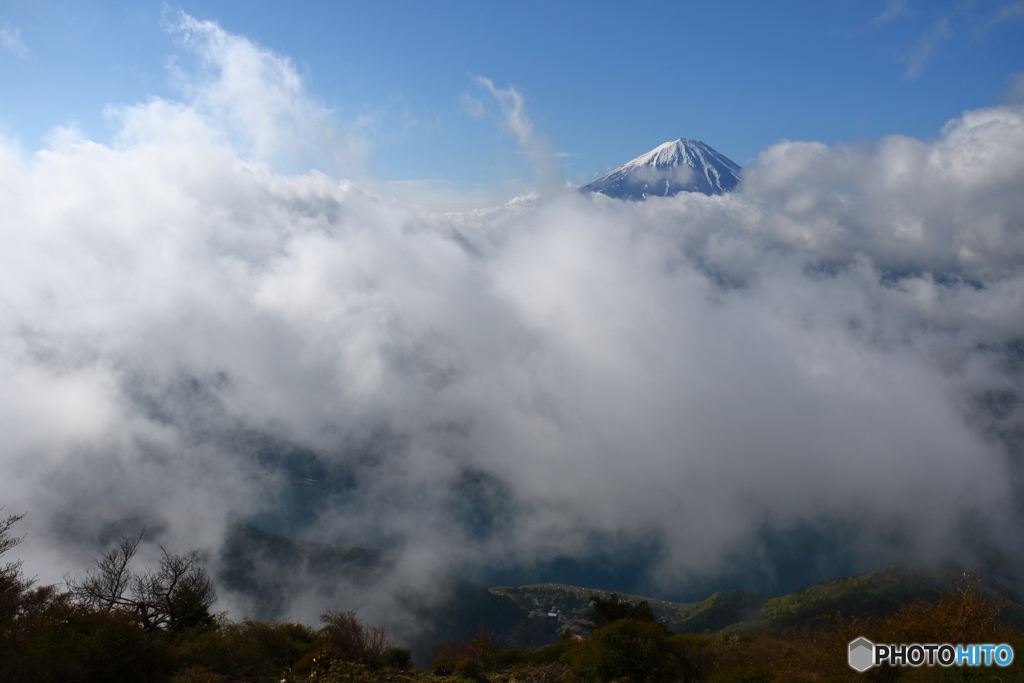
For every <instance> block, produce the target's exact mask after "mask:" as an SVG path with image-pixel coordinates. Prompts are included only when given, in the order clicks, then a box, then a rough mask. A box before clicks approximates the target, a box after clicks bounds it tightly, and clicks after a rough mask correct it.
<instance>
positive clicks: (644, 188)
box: [580, 139, 740, 199]
mask: <svg viewBox="0 0 1024 683" xmlns="http://www.w3.org/2000/svg"><path fill="white" fill-rule="evenodd" d="M739 173H740V167H739V166H738V165H737V164H736V163H735V162H733V161H732V160H730V159H729V158H727V157H725V156H724V155H722V154H719V153H718V152H716V151H715V150H713V149H711V148H710V147H708V146H707V145H705V144H704V143H703V142H701V141H700V140H682V139H680V140H672V141H671V142H666V143H665V144H663V145H659V146H658V147H655V148H654V149H652V150H651V151H650V152H648V153H647V154H643V155H641V156H638V157H637V158H636V159H633V160H632V161H630V162H628V163H626V164H623V165H622V166H619V167H618V168H617V169H615V170H614V171H612V172H611V173H608V174H605V175H603V176H601V177H600V178H598V179H597V180H595V181H593V182H592V183H588V184H586V185H584V186H583V187H581V188H580V190H585V191H587V192H600V193H601V194H604V195H608V196H609V197H615V198H617V199H646V198H647V197H670V196H672V195H674V194H676V193H677V192H703V193H704V194H709V195H710V194H724V193H726V192H728V191H730V190H732V189H733V188H734V187H736V185H737V184H738V183H739V182H740V176H739Z"/></svg>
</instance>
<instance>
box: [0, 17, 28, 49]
mask: <svg viewBox="0 0 1024 683" xmlns="http://www.w3.org/2000/svg"><path fill="white" fill-rule="evenodd" d="M0 48H2V49H4V50H7V51H8V52H13V53H14V54H15V55H17V56H18V57H27V56H28V54H29V50H28V45H26V44H25V41H24V40H22V39H21V29H19V28H13V27H12V26H11V25H10V24H9V23H8V22H7V21H6V20H5V19H4V18H3V17H0Z"/></svg>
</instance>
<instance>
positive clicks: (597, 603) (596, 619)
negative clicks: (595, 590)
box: [588, 593, 658, 629]
mask: <svg viewBox="0 0 1024 683" xmlns="http://www.w3.org/2000/svg"><path fill="white" fill-rule="evenodd" d="M590 600H591V602H592V603H593V606H592V607H591V608H590V614H589V615H588V616H589V617H590V621H592V622H593V623H594V628H595V629H599V628H601V627H602V626H607V625H608V624H611V623H613V622H616V621H619V620H620V619H632V620H633V621H657V620H658V618H657V617H656V616H654V612H653V611H651V605H650V603H649V602H648V601H647V600H643V601H641V602H638V603H636V604H634V603H631V602H629V601H628V600H622V599H620V598H619V594H618V593H612V594H611V595H609V596H608V597H603V596H601V595H592V596H590Z"/></svg>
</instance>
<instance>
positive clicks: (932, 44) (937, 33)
mask: <svg viewBox="0 0 1024 683" xmlns="http://www.w3.org/2000/svg"><path fill="white" fill-rule="evenodd" d="M949 38H950V29H949V17H945V18H943V19H942V20H941V21H939V22H938V23H937V24H935V26H934V27H932V30H931V31H929V32H928V33H927V34H925V35H924V36H922V37H921V39H920V40H919V41H918V42H917V45H916V46H915V47H914V49H913V50H912V51H911V52H910V55H909V56H908V58H907V72H906V78H907V79H908V80H911V81H913V80H916V79H918V78H920V77H921V74H922V73H924V67H925V64H927V63H928V62H929V61H930V60H931V59H932V56H933V55H934V54H935V50H936V48H938V46H939V43H941V42H942V41H944V40H949Z"/></svg>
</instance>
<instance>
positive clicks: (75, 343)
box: [0, 17, 1024, 591]
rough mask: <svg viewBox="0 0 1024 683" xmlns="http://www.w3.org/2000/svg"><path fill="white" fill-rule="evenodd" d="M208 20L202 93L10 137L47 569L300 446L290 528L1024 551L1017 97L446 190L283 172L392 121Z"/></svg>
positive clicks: (476, 545) (420, 550) (677, 553)
mask: <svg viewBox="0 0 1024 683" xmlns="http://www.w3.org/2000/svg"><path fill="white" fill-rule="evenodd" d="M180 30H181V31H182V32H183V34H184V36H185V44H186V45H187V46H188V47H189V48H190V49H191V50H193V51H195V54H196V55H197V57H198V58H199V61H200V64H201V66H202V69H201V70H199V71H197V72H190V71H188V70H185V69H182V70H181V71H179V74H178V78H179V79H181V81H182V85H183V92H185V93H186V95H185V96H184V97H183V98H182V100H181V101H172V100H165V99H152V100H149V101H146V102H144V103H140V104H136V105H132V106H127V107H122V108H121V109H119V110H117V116H116V121H117V122H118V125H119V126H120V134H119V136H118V137H117V138H116V140H115V142H114V143H113V144H111V145H104V144H99V143H96V142H93V141H90V140H87V139H83V138H81V137H78V138H75V137H74V136H70V135H69V136H63V137H62V142H61V144H60V146H59V147H58V146H54V147H53V148H51V149H46V150H41V151H39V152H38V153H36V154H35V155H33V156H32V157H30V158H29V157H25V156H23V155H22V154H21V153H20V152H19V151H18V150H15V149H10V148H6V147H5V148H4V149H3V150H2V153H0V160H3V161H2V165H0V179H2V185H0V187H2V188H3V189H2V191H0V212H2V214H3V215H4V216H5V220H4V222H3V224H2V226H0V240H2V243H3V246H4V248H3V249H2V250H0V292H3V295H2V298H0V348H2V349H3V352H2V353H0V385H2V386H4V387H5V389H4V391H3V392H2V393H0V427H2V430H3V433H4V434H5V438H4V443H3V444H2V446H0V463H2V467H3V469H4V472H5V477H4V478H3V479H2V481H0V500H2V501H3V502H4V504H5V505H7V506H8V508H9V509H11V510H17V511H28V512H29V518H28V519H26V521H25V524H26V525H27V526H26V530H27V531H28V539H27V540H26V543H25V545H24V548H25V551H26V553H27V554H26V568H27V569H28V570H29V571H31V572H32V573H34V574H39V576H40V578H41V579H42V580H44V581H47V580H56V578H57V577H59V575H60V572H61V571H63V570H65V569H68V568H73V567H75V566H81V564H82V563H86V562H87V560H88V557H89V555H90V554H91V553H92V552H93V551H94V550H95V546H90V545H89V544H88V543H86V542H85V541H87V540H88V539H101V538H103V535H102V533H101V532H102V530H103V529H104V528H108V527H109V526H110V525H116V524H124V523H126V522H125V520H146V521H147V523H148V524H149V525H150V528H151V529H153V533H154V534H155V535H156V536H157V537H159V538H160V539H161V540H162V542H164V543H165V545H168V546H169V547H188V546H199V547H202V548H204V549H206V550H209V551H211V553H212V555H211V556H215V552H214V551H215V550H216V549H217V547H218V546H219V544H220V542H221V534H222V533H223V530H224V528H225V525H226V524H227V522H228V521H230V520H233V519H251V518H253V517H255V516H258V515H262V516H264V517H267V516H271V517H272V516H273V515H274V514H276V513H278V512H279V511H280V510H282V509H285V508H287V507H288V503H289V496H291V495H293V492H294V487H292V486H291V485H290V482H292V481H293V480H294V478H295V477H296V476H297V475H296V472H295V471H294V467H293V465H292V464H290V461H289V460H288V459H287V458H285V457H284V456H281V457H278V456H280V454H282V453H302V454H306V455H304V456H303V457H308V458H314V459H315V460H316V462H317V463H318V464H319V465H318V466H319V467H320V468H322V469H323V470H324V471H326V472H328V473H329V475H330V473H332V472H333V473H340V474H339V475H338V478H337V480H336V481H338V482H343V484H339V485H338V486H339V488H338V490H336V491H333V492H330V493H329V494H326V495H324V496H322V497H321V498H318V499H317V500H315V501H314V503H315V506H314V507H313V510H312V512H311V513H310V514H309V515H307V516H306V517H305V518H303V519H302V520H300V522H293V524H294V526H293V528H292V532H294V533H296V534H302V535H304V536H305V537H308V538H318V539H322V540H330V541H333V542H343V543H347V544H352V545H371V546H383V547H387V548H389V549H390V550H392V551H393V552H395V553H396V554H398V555H399V556H400V557H403V558H409V561H410V562H413V563H414V564H415V566H417V567H421V568H425V569H424V571H425V570H426V569H430V568H433V569H453V568H458V569H460V570H466V571H477V570H480V568H485V567H493V566H501V567H531V566H540V565H543V563H545V562H549V561H551V560H553V559H554V558H558V557H576V558H587V557H590V556H593V554H594V553H596V552H610V551H614V550H615V549H616V548H617V547H621V548H630V547H635V544H636V543H648V544H653V545H654V546H655V547H656V548H657V552H656V553H654V554H653V555H652V563H651V566H650V567H649V569H648V571H647V573H646V580H648V581H649V582H650V583H651V585H652V586H656V587H658V590H661V591H676V590H683V589H685V587H686V586H687V585H688V584H689V582H692V581H695V580H701V579H705V578H707V577H712V576H715V575H716V574H719V573H721V572H723V571H726V570H728V569H729V568H730V567H734V565H735V563H736V562H739V561H741V560H742V561H743V562H748V563H752V565H751V566H755V567H757V562H758V560H757V558H758V557H759V556H761V554H762V553H761V551H762V550H763V548H762V543H763V539H764V531H765V529H776V530H786V529H795V528H802V527H807V526H811V527H814V528H819V529H826V530H827V529H830V528H843V529H846V530H847V531H846V532H844V533H845V534H846V535H845V536H843V538H844V539H845V540H844V543H843V545H842V547H841V548H839V549H838V550H833V551H830V552H835V553H837V554H839V555H842V556H843V557H854V558H856V560H857V561H858V562H860V563H861V564H865V565H870V564H871V563H873V562H880V561H883V560H888V559H897V558H902V557H905V556H907V555H911V554H917V555H921V556H926V557H955V558H959V559H962V560H964V561H972V560H976V559H977V558H980V557H985V558H987V559H988V560H992V558H1002V560H1003V561H1004V562H1005V563H1006V565H1005V566H1012V565H1013V563H1014V562H1018V561H1019V559H1020V556H1019V553H1020V549H1019V547H1018V545H1017V544H1015V543H1014V539H1016V538H1019V535H1020V531H1021V530H1022V524H1021V518H1020V512H1019V511H1020V501H1021V493H1022V492H1021V489H1020V486H1019V483H1018V482H1019V481H1020V474H1021V473H1020V466H1019V463H1020V456H1021V453H1020V451H1019V449H1020V446H1019V440H1018V441H1014V437H1013V435H1014V434H1019V433H1020V430H1021V429H1024V405H1022V401H1021V397H1022V396H1024V372H1022V369H1021V368H1022V367H1024V363H1022V358H1021V351H1020V340H1021V339H1024V316H1021V315H1020V307H1021V301H1022V296H1024V271H1022V268H1021V264H1022V263H1024V231H1022V230H1021V226H1022V225H1024V199H1022V194H1021V192H1020V191H1019V190H1020V187H1021V185H1022V183H1024V108H1022V107H1020V106H1016V105H1005V106H1002V107H992V108H987V109H979V110H975V111H972V112H967V113H965V114H964V115H962V116H961V117H959V118H957V119H954V120H953V121H950V122H949V123H948V124H947V125H946V127H945V128H944V129H943V130H942V131H941V134H940V135H939V136H938V137H937V138H935V139H934V140H931V141H921V140H916V139H913V138H908V137H904V136H890V137H885V138H882V139H880V140H878V141H876V142H874V143H872V144H864V145H837V146H831V147H830V146H827V145H824V144H821V143H816V142H790V141H783V142H781V143H779V144H776V145H773V146H771V147H769V148H767V149H765V150H763V151H762V152H761V153H760V155H759V156H758V157H757V158H756V160H755V161H754V163H753V164H751V166H750V167H748V168H747V169H745V181H744V183H743V185H742V188H741V189H740V190H739V191H737V192H734V193H732V194H729V195H725V196H719V197H706V196H703V195H680V196H677V197H674V198H667V199H651V200H648V201H646V202H642V203H629V202H620V201H617V200H611V199H608V198H605V197H603V196H583V195H580V194H578V193H576V192H572V191H567V190H564V189H563V188H558V187H548V188H547V189H545V191H544V192H541V193H539V194H532V195H527V196H524V197H520V198H518V199H516V200H514V201H512V202H510V203H508V204H505V205H502V206H498V207H493V208H489V209H480V210H476V211H468V212H447V213H445V212H425V211H421V210H419V209H416V208H415V207H411V206H407V205H403V204H401V203H396V202H387V201H384V200H381V199H379V198H377V197H375V196H373V195H370V194H368V193H366V192H363V191H361V190H360V189H359V188H358V187H357V186H356V185H354V184H353V183H350V182H348V181H339V180H336V179H332V178H330V177H328V176H326V175H324V174H322V173H319V172H315V171H311V172H308V173H299V174H287V173H284V172H281V171H279V170H277V167H276V166H275V165H274V164H275V161H274V158H275V155H277V154H280V153H281V150H282V148H284V147H288V146H289V145H291V144H292V143H293V142H295V141H298V142H299V143H301V144H311V143H310V138H304V137H303V136H305V135H310V134H311V135H313V136H320V135H326V138H323V137H319V138H318V137H314V138H312V139H313V140H316V139H327V140H333V141H340V142H338V144H339V145H342V148H341V149H340V151H338V152H337V153H338V154H356V153H358V152H359V150H360V149H362V148H361V147H360V145H359V143H358V141H355V142H352V141H350V140H349V139H348V138H346V136H345V135H343V134H342V133H338V132H331V130H330V125H331V123H330V121H329V116H328V115H327V114H325V112H324V110H323V109H322V108H321V107H320V106H319V105H318V104H317V103H315V102H312V101H310V99H309V98H308V97H307V96H306V94H305V92H304V89H303V86H302V82H301V79H300V78H299V77H298V76H297V74H296V72H295V69H294V67H293V66H292V65H291V63H290V62H289V61H288V60H287V59H285V58H283V57H280V56H279V55H275V54H273V53H271V52H269V51H267V50H265V49H263V48H261V47H259V46H257V45H255V44H253V43H251V42H250V41H247V40H245V39H243V38H239V37H237V36H233V35H230V34H228V33H227V32H224V31H223V30H222V29H220V28H219V27H218V26H217V25H216V24H213V23H208V22H207V23H200V22H195V21H194V20H191V19H190V18H188V17H184V18H183V21H182V22H181V24H180ZM481 85H482V86H483V87H484V90H485V95H489V96H490V97H492V98H494V105H495V106H497V107H498V108H499V111H500V112H501V114H502V116H504V117H505V118H504V119H503V120H504V121H505V123H506V125H507V126H509V128H510V129H511V131H512V132H518V133H523V132H524V131H525V133H527V134H528V133H529V127H528V126H527V125H526V123H527V119H525V118H524V115H523V109H522V106H521V100H520V99H517V98H516V97H515V96H514V95H513V93H515V92H516V91H514V90H512V89H508V90H502V89H498V88H495V87H494V86H493V84H490V83H489V82H481ZM212 88H216V90H217V92H213V90H211V89H212ZM254 103H263V104H264V105H265V107H264V109H263V110H262V111H259V112H255V113H254V112H251V111H248V110H249V108H250V107H251V106H252V105H253V104H254ZM484 106H485V103H484V102H481V107H484ZM310 122H312V123H313V124H315V125H312V126H311V128H310V130H312V133H310V132H309V130H307V125H306V124H308V123H310ZM325 130H327V132H326V133H324V131H325ZM525 141H526V143H527V146H529V145H532V144H533V143H532V138H531V137H530V136H529V135H526V138H525ZM353 150H355V151H353ZM528 151H529V150H528ZM55 188H59V192H58V191H55ZM304 462H305V461H304ZM328 481H330V476H328ZM72 532H73V533H72ZM83 539H84V540H83ZM822 552H825V551H822ZM737 558H740V560H738V559H737ZM743 558H745V559H743ZM818 559H819V560H820V559H822V558H818ZM76 563H77V564H76ZM759 569H760V570H763V571H764V572H766V573H770V572H771V571H773V570H772V568H771V567H759Z"/></svg>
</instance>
